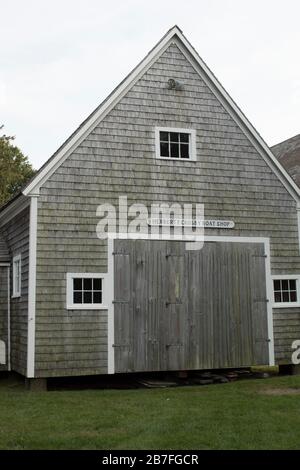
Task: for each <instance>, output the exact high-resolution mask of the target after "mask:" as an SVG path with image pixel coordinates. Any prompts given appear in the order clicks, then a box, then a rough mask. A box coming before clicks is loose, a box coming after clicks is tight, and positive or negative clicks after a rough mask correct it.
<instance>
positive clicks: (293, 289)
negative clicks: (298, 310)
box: [273, 278, 299, 307]
mask: <svg viewBox="0 0 300 470" xmlns="http://www.w3.org/2000/svg"><path fill="white" fill-rule="evenodd" d="M298 282H299V281H298V279H295V278H294V279H288V278H284V279H274V280H273V288H274V302H275V305H276V306H282V307H284V306H286V305H287V304H298V302H299V299H298Z"/></svg>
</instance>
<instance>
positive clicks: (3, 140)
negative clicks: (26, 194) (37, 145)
mask: <svg viewBox="0 0 300 470" xmlns="http://www.w3.org/2000/svg"><path fill="white" fill-rule="evenodd" d="M2 129H3V126H0V206H1V205H3V204H5V202H7V201H8V200H9V199H10V198H11V197H13V196H14V195H15V194H16V193H17V192H18V191H20V189H21V188H22V186H23V185H24V184H25V183H26V182H27V181H28V180H29V179H30V178H32V176H33V175H34V174H35V170H34V169H33V168H32V166H31V164H30V163H29V160H28V158H27V157H25V156H24V155H23V153H22V152H21V150H20V149H19V148H18V147H16V146H15V145H13V141H14V137H12V136H7V135H5V134H2ZM1 134H2V135H1Z"/></svg>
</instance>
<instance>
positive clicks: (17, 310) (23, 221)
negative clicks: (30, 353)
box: [0, 208, 29, 375]
mask: <svg viewBox="0 0 300 470" xmlns="http://www.w3.org/2000/svg"><path fill="white" fill-rule="evenodd" d="M0 233H1V236H2V237H3V239H4V240H5V242H6V245H7V247H8V250H9V254H10V259H11V261H12V259H13V257H14V256H15V255H18V254H21V277H22V282H21V297H19V298H11V301H10V310H11V366H12V370H14V371H16V372H19V373H20V374H23V375H26V370H27V321H28V262H29V208H26V209H25V210H23V211H22V212H21V213H20V214H18V215H17V216H16V217H14V218H13V219H11V220H10V221H9V222H8V223H7V224H5V225H3V226H1V229H0ZM10 285H11V293H12V269H11V279H10Z"/></svg>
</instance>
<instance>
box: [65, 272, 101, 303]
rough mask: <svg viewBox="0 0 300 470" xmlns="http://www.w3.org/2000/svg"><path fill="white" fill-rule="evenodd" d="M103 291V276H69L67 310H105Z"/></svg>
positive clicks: (87, 274)
mask: <svg viewBox="0 0 300 470" xmlns="http://www.w3.org/2000/svg"><path fill="white" fill-rule="evenodd" d="M102 289H103V275H100V274H89V273H86V274H85V273H84V274H67V308H68V309H72V308H73V309H79V308H80V309H82V310H84V309H97V308H102V309H103V308H104V306H103V292H102Z"/></svg>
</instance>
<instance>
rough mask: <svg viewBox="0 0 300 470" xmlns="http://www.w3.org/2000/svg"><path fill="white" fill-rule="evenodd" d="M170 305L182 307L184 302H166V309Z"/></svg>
mask: <svg viewBox="0 0 300 470" xmlns="http://www.w3.org/2000/svg"><path fill="white" fill-rule="evenodd" d="M169 305H182V301H181V300H178V301H177V302H169V301H167V302H166V307H169Z"/></svg>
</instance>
